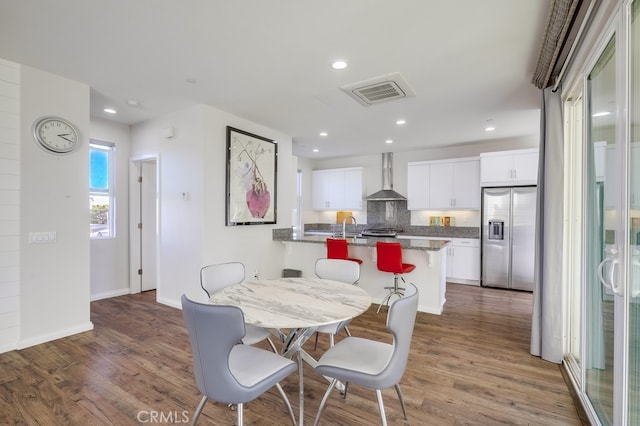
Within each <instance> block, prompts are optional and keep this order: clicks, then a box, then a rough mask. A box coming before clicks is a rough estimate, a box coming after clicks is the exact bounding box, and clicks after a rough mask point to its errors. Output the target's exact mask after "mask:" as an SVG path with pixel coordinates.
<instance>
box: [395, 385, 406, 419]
mask: <svg viewBox="0 0 640 426" xmlns="http://www.w3.org/2000/svg"><path fill="white" fill-rule="evenodd" d="M395 388H396V393H397V394H398V399H399V400H400V406H401V407H402V414H404V419H405V420H408V418H407V407H405V405H404V398H403V397H402V391H401V390H400V383H396V385H395Z"/></svg>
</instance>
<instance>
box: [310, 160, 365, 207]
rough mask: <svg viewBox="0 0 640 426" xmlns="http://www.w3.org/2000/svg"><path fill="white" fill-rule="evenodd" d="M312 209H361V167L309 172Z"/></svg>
mask: <svg viewBox="0 0 640 426" xmlns="http://www.w3.org/2000/svg"><path fill="white" fill-rule="evenodd" d="M311 192H312V194H311V196H312V197H311V198H312V201H311V203H312V207H313V209H314V210H362V167H353V168H346V169H328V170H314V171H313V172H311Z"/></svg>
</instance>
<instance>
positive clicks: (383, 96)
mask: <svg viewBox="0 0 640 426" xmlns="http://www.w3.org/2000/svg"><path fill="white" fill-rule="evenodd" d="M341 89H342V90H343V91H344V92H345V93H346V94H347V95H349V96H351V97H352V98H353V99H355V100H356V101H358V103H360V104H362V105H364V106H369V105H374V104H377V103H380V102H385V101H390V100H392V99H400V98H406V97H410V96H415V93H414V91H413V89H411V87H410V86H409V83H407V80H405V78H404V77H403V76H402V75H401V74H400V73H398V72H396V73H393V74H387V75H383V76H380V77H376V78H372V79H369V80H365V81H360V82H358V83H353V84H348V85H346V86H342V87H341Z"/></svg>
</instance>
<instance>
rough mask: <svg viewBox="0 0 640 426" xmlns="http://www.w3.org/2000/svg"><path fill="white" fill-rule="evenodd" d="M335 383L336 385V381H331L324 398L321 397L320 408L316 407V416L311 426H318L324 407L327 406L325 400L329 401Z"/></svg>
mask: <svg viewBox="0 0 640 426" xmlns="http://www.w3.org/2000/svg"><path fill="white" fill-rule="evenodd" d="M336 383H338V379H333V380H332V381H331V384H330V385H329V388H328V389H327V391H326V392H325V393H324V396H323V397H322V401H321V402H320V407H318V414H316V420H315V421H314V422H313V426H318V422H319V421H320V416H321V415H322V411H323V410H324V406H325V405H326V404H327V399H329V394H330V393H331V391H332V390H333V388H334V387H335V385H336Z"/></svg>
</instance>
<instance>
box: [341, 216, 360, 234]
mask: <svg viewBox="0 0 640 426" xmlns="http://www.w3.org/2000/svg"><path fill="white" fill-rule="evenodd" d="M347 219H351V220H352V221H353V224H354V225H355V226H356V232H355V234H356V235H357V234H358V222H356V218H355V217H353V216H347V217H345V218H344V219H342V238H347Z"/></svg>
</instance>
